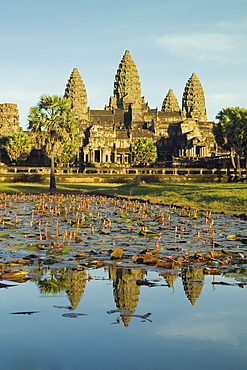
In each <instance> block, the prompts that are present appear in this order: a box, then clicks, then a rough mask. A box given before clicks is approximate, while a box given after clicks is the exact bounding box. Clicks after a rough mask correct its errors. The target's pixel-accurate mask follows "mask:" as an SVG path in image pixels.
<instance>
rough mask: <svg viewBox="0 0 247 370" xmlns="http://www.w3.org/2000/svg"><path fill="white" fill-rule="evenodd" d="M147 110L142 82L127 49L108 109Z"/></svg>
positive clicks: (119, 68)
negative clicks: (142, 91)
mask: <svg viewBox="0 0 247 370" xmlns="http://www.w3.org/2000/svg"><path fill="white" fill-rule="evenodd" d="M130 108H131V110H132V112H134V111H147V109H148V106H147V104H146V103H145V100H144V98H143V97H141V83H140V78H139V74H138V71H137V68H136V65H135V63H134V61H133V59H132V57H131V55H130V52H129V50H126V51H125V53H124V55H123V58H122V60H121V62H120V64H119V66H118V70H117V73H116V76H115V82H114V90H113V96H112V97H110V101H109V107H106V109H107V110H114V109H121V110H124V111H126V112H127V111H129V110H130Z"/></svg>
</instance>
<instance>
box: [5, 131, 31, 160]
mask: <svg viewBox="0 0 247 370" xmlns="http://www.w3.org/2000/svg"><path fill="white" fill-rule="evenodd" d="M5 148H6V151H7V154H8V156H9V158H10V160H11V161H16V162H17V163H19V162H21V161H25V160H26V159H27V157H28V155H29V153H30V152H31V149H32V144H31V140H30V138H29V136H28V134H27V133H26V132H23V131H19V132H15V133H14V134H12V135H10V136H9V137H8V140H7V143H6V145H5Z"/></svg>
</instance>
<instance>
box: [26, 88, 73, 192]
mask: <svg viewBox="0 0 247 370" xmlns="http://www.w3.org/2000/svg"><path fill="white" fill-rule="evenodd" d="M28 122H29V127H28V128H29V130H31V131H32V133H33V135H34V139H35V142H36V144H37V145H38V147H40V148H42V149H43V150H44V152H45V153H46V155H47V156H48V157H49V158H50V160H51V173H50V191H55V190H56V179H55V171H54V163H55V160H56V159H58V158H59V157H61V155H62V153H63V151H64V150H67V149H66V148H68V147H69V146H72V147H73V145H75V147H74V152H75V151H76V150H78V149H79V139H78V137H79V133H78V129H77V120H76V118H75V117H74V116H73V114H72V112H71V103H70V100H69V99H66V98H61V97H59V96H57V95H52V96H48V95H42V96H41V97H40V100H39V102H38V104H37V105H36V106H34V107H31V108H30V112H29V116H28Z"/></svg>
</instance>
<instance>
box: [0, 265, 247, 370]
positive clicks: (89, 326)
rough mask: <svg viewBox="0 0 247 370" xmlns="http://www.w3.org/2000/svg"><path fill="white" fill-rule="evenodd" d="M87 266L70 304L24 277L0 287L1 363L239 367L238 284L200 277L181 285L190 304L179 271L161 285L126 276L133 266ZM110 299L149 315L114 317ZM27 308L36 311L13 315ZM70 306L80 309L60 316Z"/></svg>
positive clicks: (244, 350) (153, 276)
mask: <svg viewBox="0 0 247 370" xmlns="http://www.w3.org/2000/svg"><path fill="white" fill-rule="evenodd" d="M110 268H111V266H110ZM137 270H139V271H138V273H140V270H141V269H137ZM90 273H91V279H90V280H89V281H86V284H85V287H84V291H83V292H82V294H81V296H80V302H79V303H78V305H77V308H76V309H75V310H73V311H71V310H68V309H67V308H65V307H69V306H70V301H69V296H68V294H67V293H66V292H60V293H58V294H41V293H40V290H39V288H38V286H37V284H36V283H35V282H32V281H31V282H30V281H29V282H27V283H23V284H18V283H15V284H16V286H14V287H11V288H8V289H1V305H0V317H1V369H5V370H12V369H18V370H19V369H23V370H24V369H26V370H27V369H30V370H31V369H32V370H34V369H49V370H50V369H53V370H55V369H61V370H62V369H66V370H70V369H71V370H72V369H89V368H90V369H133V370H134V369H138V370H139V369H147V370H149V369H209V368H211V369H246V363H247V362H246V361H247V332H246V303H247V300H246V291H245V290H246V288H243V289H241V288H239V287H237V286H223V285H217V286H215V285H212V284H211V283H212V280H213V278H212V277H210V276H206V277H205V279H204V281H203V284H201V283H191V284H190V286H188V287H187V295H188V290H190V293H189V294H191V296H193V294H194V296H193V298H192V299H193V304H192V303H191V301H190V296H189V297H188V296H187V295H186V293H185V290H184V289H185V287H184V285H183V282H182V280H181V278H180V277H177V279H176V280H175V281H174V284H173V286H171V285H170V287H169V286H164V285H166V281H165V279H164V278H163V277H162V280H161V277H160V276H159V275H158V273H157V272H156V271H148V272H147V275H146V276H145V278H146V279H148V280H149V281H156V282H157V284H158V286H152V287H148V286H137V285H136V281H133V282H132V281H131V277H133V279H134V278H135V277H136V276H137V275H136V273H137V272H136V271H135V269H131V270H130V269H120V268H115V271H111V272H110V271H109V268H101V269H90ZM109 277H110V278H111V280H109ZM103 278H104V279H105V280H102V279H103ZM214 279H215V278H214ZM217 279H218V280H219V281H225V282H228V283H229V282H230V283H234V282H235V279H231V278H222V277H217ZM217 279H216V280H217ZM127 280H128V282H129V283H128V284H126V281H127ZM8 284H9V282H8ZM129 284H132V287H131V288H130V289H128V288H126V286H127V285H129ZM199 285H200V286H199ZM193 289H194V292H193ZM197 295H198V296H197ZM131 297H132V299H131ZM70 299H71V297H70ZM195 299H196V302H195ZM133 302H134V303H133ZM116 303H117V304H118V307H119V306H120V307H124V308H127V309H128V308H129V307H132V309H134V311H135V312H134V313H135V314H136V315H144V314H146V313H148V312H149V313H151V314H152V315H150V316H149V319H150V320H151V321H152V322H150V321H148V320H143V319H141V318H138V317H128V316H122V317H121V316H120V322H119V323H117V321H116V319H117V317H119V312H116V313H112V314H108V313H107V311H109V310H112V309H116V307H117V304H116ZM54 306H59V307H62V308H57V307H54ZM63 307H64V308H63ZM30 311H37V312H36V313H33V314H30V315H28V314H13V313H14V312H30ZM71 312H73V313H84V314H87V315H85V316H84V315H81V316H78V317H77V318H72V317H65V316H63V314H68V313H71Z"/></svg>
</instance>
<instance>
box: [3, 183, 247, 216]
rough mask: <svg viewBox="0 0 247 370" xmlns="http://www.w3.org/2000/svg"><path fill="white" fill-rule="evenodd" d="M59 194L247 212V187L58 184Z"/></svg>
mask: <svg viewBox="0 0 247 370" xmlns="http://www.w3.org/2000/svg"><path fill="white" fill-rule="evenodd" d="M57 189H58V192H60V193H63V192H73V191H75V192H78V191H81V192H93V191H98V192H101V193H105V194H108V195H115V196H130V197H140V198H144V199H148V200H150V201H151V202H157V203H158V202H163V203H165V204H175V205H183V206H188V207H191V208H197V209H204V210H211V211H214V212H222V211H224V212H226V213H231V214H233V213H246V212H247V184H243V183H231V184H218V183H216V184H215V183H214V184H208V183H203V184H191V183H190V184H189V183H188V184H145V183H144V184H140V185H135V184H124V185H121V184H104V183H103V184H100V183H99V184H58V185H57ZM48 191H49V186H48V185H47V184H34V183H12V184H1V185H0V192H2V193H4V192H7V193H11V192H12V193H22V192H23V193H44V192H48Z"/></svg>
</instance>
